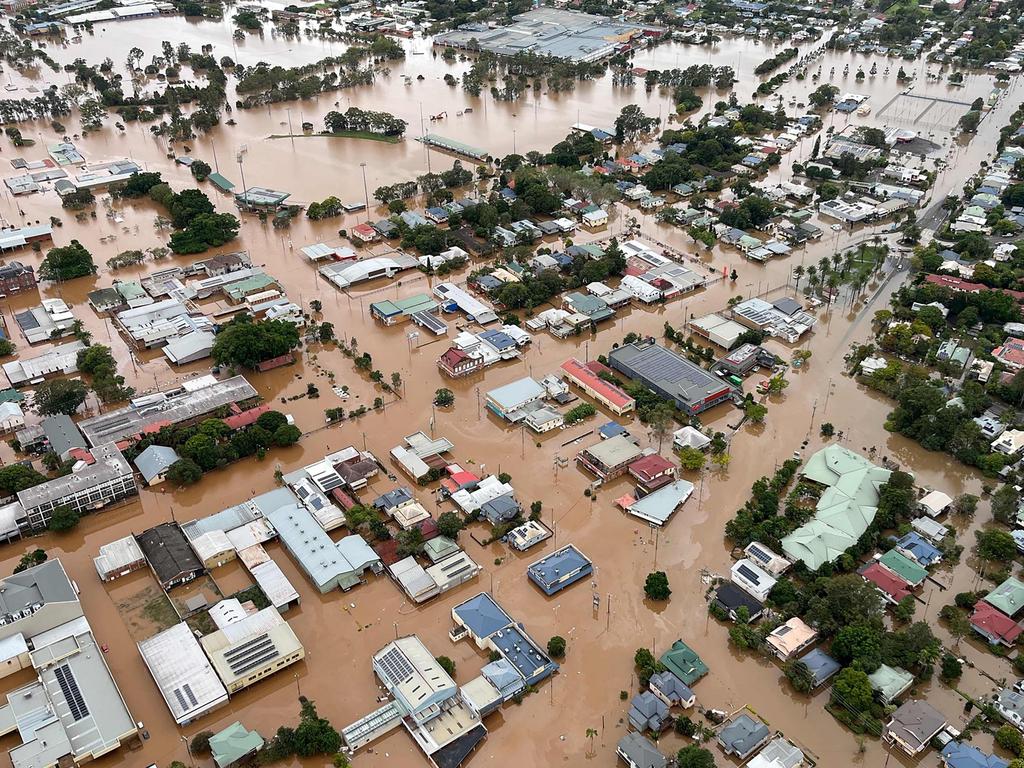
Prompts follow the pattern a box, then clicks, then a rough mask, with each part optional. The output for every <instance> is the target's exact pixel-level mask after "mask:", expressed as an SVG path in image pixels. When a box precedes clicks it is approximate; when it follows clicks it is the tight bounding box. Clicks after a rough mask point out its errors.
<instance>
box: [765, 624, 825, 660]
mask: <svg viewBox="0 0 1024 768" xmlns="http://www.w3.org/2000/svg"><path fill="white" fill-rule="evenodd" d="M817 638H818V633H817V632H815V631H814V630H813V629H811V628H810V627H809V626H807V625H806V624H805V623H804V622H803V620H802V619H800V617H798V616H794V617H793V618H791V619H790V620H789V621H787V622H786V623H785V624H780V625H779V626H778V627H776V628H775V629H773V630H772V631H771V632H770V633H769V634H768V636H767V637H766V638H765V643H767V645H768V649H769V650H770V651H771V653H772V654H773V655H774V656H775V657H776V658H778V659H779V660H781V661H787V660H788V659H791V658H792V657H794V656H796V655H798V654H800V653H803V651H805V650H806V649H807V648H809V647H810V646H811V645H812V644H813V643H814V641H815V640H816V639H817Z"/></svg>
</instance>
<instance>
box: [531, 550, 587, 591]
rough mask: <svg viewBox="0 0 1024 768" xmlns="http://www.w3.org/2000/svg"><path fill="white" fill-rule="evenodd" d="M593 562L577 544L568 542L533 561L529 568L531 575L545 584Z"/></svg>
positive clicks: (547, 584)
mask: <svg viewBox="0 0 1024 768" xmlns="http://www.w3.org/2000/svg"><path fill="white" fill-rule="evenodd" d="M590 564H591V562H590V558H588V557H587V556H586V555H584V554H583V553H582V552H580V551H579V550H578V549H577V548H576V546H575V545H573V544H566V545H565V546H564V547H562V548H561V549H557V550H555V551H554V552H552V553H551V554H550V555H547V556H546V557H542V558H541V559H540V560H537V561H536V562H535V563H532V564H531V565H530V566H529V568H528V569H527V570H528V572H529V574H530V577H531V578H533V579H536V580H538V581H540V582H541V583H542V584H544V585H545V586H550V585H551V584H553V583H555V582H557V581H558V580H559V579H560V578H561V577H563V576H565V574H567V573H573V572H575V571H578V570H580V569H582V568H586V567H587V566H589V565H590Z"/></svg>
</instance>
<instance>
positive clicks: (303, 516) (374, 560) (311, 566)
mask: <svg viewBox="0 0 1024 768" xmlns="http://www.w3.org/2000/svg"><path fill="white" fill-rule="evenodd" d="M265 516H266V518H267V520H268V521H269V522H270V524H271V525H272V526H274V529H275V530H276V531H277V533H278V536H279V537H280V540H281V544H283V545H284V547H285V549H287V550H288V552H289V554H291V556H292V557H293V558H294V559H295V561H296V563H297V564H298V565H299V567H300V568H301V569H302V570H303V571H304V572H305V574H306V576H307V577H308V578H309V580H310V581H311V582H313V585H314V586H315V587H316V588H317V589H318V590H319V591H320V593H321V594H325V593H327V592H330V591H331V590H332V589H338V588H340V589H343V590H346V591H347V590H349V589H351V588H352V587H354V586H356V585H357V584H359V583H360V582H362V580H363V574H364V573H365V572H366V571H367V570H368V569H369V570H372V571H373V572H374V573H380V572H381V570H382V568H383V566H382V565H381V562H380V557H378V555H377V553H375V552H374V551H373V550H372V549H371V548H370V545H369V544H367V543H366V541H365V540H364V539H363V538H362V537H361V536H359V535H358V534H351V535H349V536H346V537H345V538H343V539H342V540H341V541H339V542H338V543H337V544H335V543H334V541H332V540H331V537H330V536H328V535H327V532H326V531H324V529H323V527H322V526H321V525H320V524H319V523H318V522H317V521H316V518H314V516H313V514H312V513H311V512H310V511H309V510H308V509H307V508H306V507H305V506H303V505H302V504H300V503H298V500H297V499H296V500H295V501H294V502H292V503H288V504H284V505H282V506H279V507H277V508H274V509H268V510H266V511H265Z"/></svg>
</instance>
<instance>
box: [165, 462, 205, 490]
mask: <svg viewBox="0 0 1024 768" xmlns="http://www.w3.org/2000/svg"><path fill="white" fill-rule="evenodd" d="M166 478H167V480H168V481H169V482H170V483H171V484H172V485H177V486H179V487H180V486H185V485H194V484H195V483H198V482H199V481H200V480H202V478H203V470H202V468H201V467H200V466H199V465H198V464H196V463H195V462H194V461H192V459H178V460H177V461H176V462H174V463H173V464H171V466H169V467H168V468H167V475H166Z"/></svg>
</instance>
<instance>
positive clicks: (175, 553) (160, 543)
mask: <svg viewBox="0 0 1024 768" xmlns="http://www.w3.org/2000/svg"><path fill="white" fill-rule="evenodd" d="M135 539H136V540H137V541H138V542H139V548H140V549H141V550H142V553H143V554H144V555H145V556H146V562H148V563H149V567H150V568H152V569H153V575H154V576H156V580H157V581H158V582H160V586H161V587H162V588H163V589H164V590H171V589H173V588H174V587H178V586H181V585H182V584H188V583H189V582H191V581H195V580H196V579H198V578H199V577H200V576H202V575H203V574H204V573H206V568H205V567H203V563H202V561H200V560H199V558H198V557H197V556H196V553H195V552H194V551H193V550H192V547H191V546H189V543H188V539H187V538H185V534H184V533H182V531H181V528H179V527H178V524H177V523H161V524H160V525H157V526H154V527H153V528H150V529H149V530H147V531H143V532H142V533H140V534H139V535H138V536H136V537H135Z"/></svg>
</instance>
